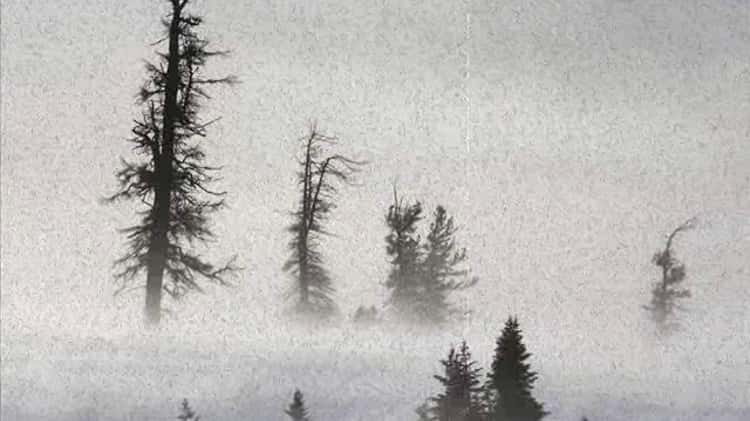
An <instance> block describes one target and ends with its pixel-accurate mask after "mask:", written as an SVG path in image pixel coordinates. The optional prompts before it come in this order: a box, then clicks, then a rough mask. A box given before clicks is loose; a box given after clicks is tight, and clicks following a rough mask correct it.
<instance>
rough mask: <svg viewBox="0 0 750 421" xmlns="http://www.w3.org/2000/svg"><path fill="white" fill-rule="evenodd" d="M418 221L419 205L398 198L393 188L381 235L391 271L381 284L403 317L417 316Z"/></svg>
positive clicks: (420, 215) (419, 289)
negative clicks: (391, 199) (384, 234)
mask: <svg viewBox="0 0 750 421" xmlns="http://www.w3.org/2000/svg"><path fill="white" fill-rule="evenodd" d="M421 220H422V205H421V203H419V202H415V203H408V202H404V200H403V199H399V197H398V192H397V191H396V187H395V186H394V187H393V204H392V205H391V206H390V207H389V208H388V213H387V214H386V217H385V222H386V224H387V226H388V228H389V230H390V232H389V233H388V235H387V236H386V237H385V241H386V252H387V253H388V255H389V256H390V257H391V265H392V268H391V271H390V273H389V275H388V279H387V280H386V282H385V286H386V287H387V288H388V289H390V290H391V294H390V298H389V304H390V305H391V306H392V308H393V309H394V311H395V313H397V315H398V316H399V317H401V318H403V319H407V320H408V319H411V320H412V321H415V320H414V319H415V318H416V319H418V318H419V315H418V314H415V309H417V308H419V307H418V306H417V304H418V302H419V298H420V294H421V293H422V291H421V287H422V286H421V285H420V273H419V271H420V269H421V268H420V259H421V250H420V237H419V234H418V233H417V224H418V223H419V221H421Z"/></svg>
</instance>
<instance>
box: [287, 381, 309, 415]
mask: <svg viewBox="0 0 750 421" xmlns="http://www.w3.org/2000/svg"><path fill="white" fill-rule="evenodd" d="M284 412H285V413H286V414H287V415H289V417H290V418H291V419H292V420H294V421H310V416H309V415H308V414H307V409H306V408H305V401H304V397H303V396H302V392H300V391H299V389H297V390H295V391H294V398H293V399H292V403H291V404H289V408H288V409H286V410H284Z"/></svg>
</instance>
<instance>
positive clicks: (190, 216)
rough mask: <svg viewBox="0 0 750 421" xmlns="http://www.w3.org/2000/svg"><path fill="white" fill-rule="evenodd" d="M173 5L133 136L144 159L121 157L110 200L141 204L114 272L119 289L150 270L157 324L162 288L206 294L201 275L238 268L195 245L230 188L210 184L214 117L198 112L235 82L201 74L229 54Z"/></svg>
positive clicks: (149, 302) (180, 5)
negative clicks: (216, 90)
mask: <svg viewBox="0 0 750 421" xmlns="http://www.w3.org/2000/svg"><path fill="white" fill-rule="evenodd" d="M169 2H170V4H171V14H170V15H169V17H168V18H167V19H165V20H164V21H163V23H164V26H165V29H166V32H167V34H166V37H165V38H164V40H166V41H167V43H168V49H167V52H166V53H162V54H160V55H159V56H160V62H159V63H157V64H152V63H147V65H146V71H147V72H148V78H147V80H146V82H145V83H144V85H143V87H142V88H141V90H140V95H139V97H138V100H139V103H140V104H141V105H143V107H144V111H143V113H142V116H141V118H140V119H138V120H136V121H135V126H134V128H133V129H132V133H133V137H132V138H131V139H129V141H130V142H131V143H132V144H133V149H134V150H135V151H136V153H137V154H138V155H141V156H143V157H144V158H143V159H142V160H140V161H135V162H132V161H126V160H123V168H122V169H121V170H120V171H119V172H118V173H117V178H118V181H119V184H120V188H119V191H118V192H117V193H115V194H114V195H112V196H111V197H109V199H108V201H110V202H113V201H118V200H131V201H134V202H136V203H137V204H139V205H143V209H142V210H141V211H140V216H141V218H140V221H139V223H138V224H136V225H134V226H132V227H129V228H126V229H124V230H123V232H124V233H125V234H126V236H127V241H128V248H129V249H128V252H127V253H126V254H125V255H124V256H123V257H121V258H120V259H118V260H117V261H116V262H115V264H116V266H121V267H122V271H121V272H119V273H118V274H117V275H116V277H117V279H118V280H120V281H121V282H122V285H121V288H120V290H118V292H119V291H122V290H124V289H126V288H127V287H128V286H129V285H130V283H131V282H132V281H133V279H134V278H135V277H136V276H138V275H139V274H140V273H141V272H144V271H145V272H146V284H145V289H146V306H145V313H146V320H147V321H148V322H149V323H150V324H158V323H159V320H160V317H161V306H162V292H166V293H167V294H169V295H170V296H172V297H173V298H180V297H182V296H183V295H184V294H185V293H186V292H188V291H190V290H198V291H201V287H200V286H199V284H198V282H197V279H198V278H203V279H207V280H209V281H212V282H215V283H219V284H224V283H225V280H224V275H226V274H227V272H229V271H232V270H233V269H235V268H234V267H233V266H232V265H231V262H230V263H229V264H226V265H223V266H215V265H214V264H212V263H209V262H207V261H206V260H204V259H203V258H202V257H200V256H199V254H197V253H196V252H195V248H194V246H195V245H197V244H198V243H201V242H206V241H209V240H210V239H212V238H213V234H212V232H211V230H210V228H209V226H208V222H209V219H208V217H209V215H210V214H211V213H213V212H214V211H216V210H218V209H220V208H221V207H222V206H224V200H223V198H222V197H221V196H223V195H224V193H223V192H215V191H213V190H211V189H210V186H209V184H210V183H211V182H212V181H214V176H213V175H212V173H213V171H214V170H216V168H214V167H211V166H208V165H206V164H205V163H204V160H205V153H204V151H203V149H202V147H201V143H202V142H201V139H203V138H205V137H206V127H207V126H208V125H209V124H210V123H211V122H208V123H203V122H201V119H200V117H199V111H200V108H201V103H202V100H204V99H207V98H208V95H207V93H206V91H205V88H207V87H208V86H211V85H221V84H230V83H233V82H234V79H233V78H231V77H226V78H219V79H214V78H209V77H205V76H204V75H203V67H204V65H205V64H206V61H207V60H208V59H209V58H211V57H214V56H217V55H222V54H223V53H222V52H219V51H212V50H210V49H208V41H206V40H205V39H203V38H201V37H200V36H199V35H198V34H197V32H196V29H197V28H198V27H199V26H200V25H201V23H202V22H203V21H202V18H200V17H198V16H195V15H192V14H189V13H187V12H186V10H185V8H186V6H187V4H188V3H189V0H169ZM165 273H166V275H167V279H164V275H165Z"/></svg>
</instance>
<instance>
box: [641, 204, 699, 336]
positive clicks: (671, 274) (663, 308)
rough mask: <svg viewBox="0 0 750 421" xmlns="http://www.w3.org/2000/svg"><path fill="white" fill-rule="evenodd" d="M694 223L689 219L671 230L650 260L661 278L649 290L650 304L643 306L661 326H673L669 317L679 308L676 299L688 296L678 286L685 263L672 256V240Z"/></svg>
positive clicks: (687, 293) (684, 272) (682, 277)
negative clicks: (663, 244) (661, 246)
mask: <svg viewBox="0 0 750 421" xmlns="http://www.w3.org/2000/svg"><path fill="white" fill-rule="evenodd" d="M694 223H695V220H694V219H690V220H688V221H686V222H685V223H683V224H682V225H680V226H678V227H677V228H676V229H675V230H674V231H672V233H671V234H670V235H669V237H667V244H666V246H665V247H664V250H660V251H657V252H656V253H655V254H654V257H653V258H652V260H651V261H652V262H653V263H654V264H655V265H656V266H658V267H659V268H660V269H661V280H660V281H658V282H656V283H655V285H654V288H653V290H652V291H651V304H650V305H648V306H645V307H646V309H647V310H649V311H650V312H651V315H652V318H653V319H654V321H656V322H657V323H658V324H659V326H660V327H663V328H668V327H672V326H673V324H672V323H670V320H669V319H670V317H671V316H672V315H673V314H674V310H675V309H679V308H680V307H679V305H678V304H677V300H679V299H682V298H687V297H690V291H689V290H688V289H685V288H681V287H680V285H681V283H682V281H683V280H684V279H685V275H686V271H685V265H684V264H682V263H681V262H680V261H679V260H677V258H675V257H674V255H673V252H672V242H673V241H674V239H675V236H676V235H677V233H679V232H683V231H687V230H689V229H691V228H693V225H694Z"/></svg>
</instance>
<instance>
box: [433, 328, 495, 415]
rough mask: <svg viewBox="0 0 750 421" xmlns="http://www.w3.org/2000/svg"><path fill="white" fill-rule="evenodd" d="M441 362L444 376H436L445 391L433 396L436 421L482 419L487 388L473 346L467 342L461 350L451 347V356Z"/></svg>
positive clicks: (449, 354) (462, 345)
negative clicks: (482, 383) (484, 388)
mask: <svg viewBox="0 0 750 421" xmlns="http://www.w3.org/2000/svg"><path fill="white" fill-rule="evenodd" d="M440 363H441V364H442V365H443V367H444V369H445V374H444V375H443V376H434V377H435V379H437V380H438V381H439V382H440V383H441V384H442V385H443V387H444V391H443V392H441V393H440V394H438V395H437V396H436V397H434V398H432V399H431V401H432V402H433V404H434V406H433V407H432V408H431V409H430V412H431V414H432V418H431V419H432V420H435V421H481V420H483V419H484V416H485V411H484V407H483V405H482V402H481V396H482V393H483V387H482V386H481V382H480V381H479V372H480V371H481V369H480V368H478V367H476V362H475V361H474V360H472V358H471V352H470V351H469V346H468V345H467V344H466V342H465V341H464V342H463V343H462V344H461V346H460V347H459V349H458V351H456V349H455V348H451V350H450V351H449V353H448V358H447V359H445V360H441V361H440Z"/></svg>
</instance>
